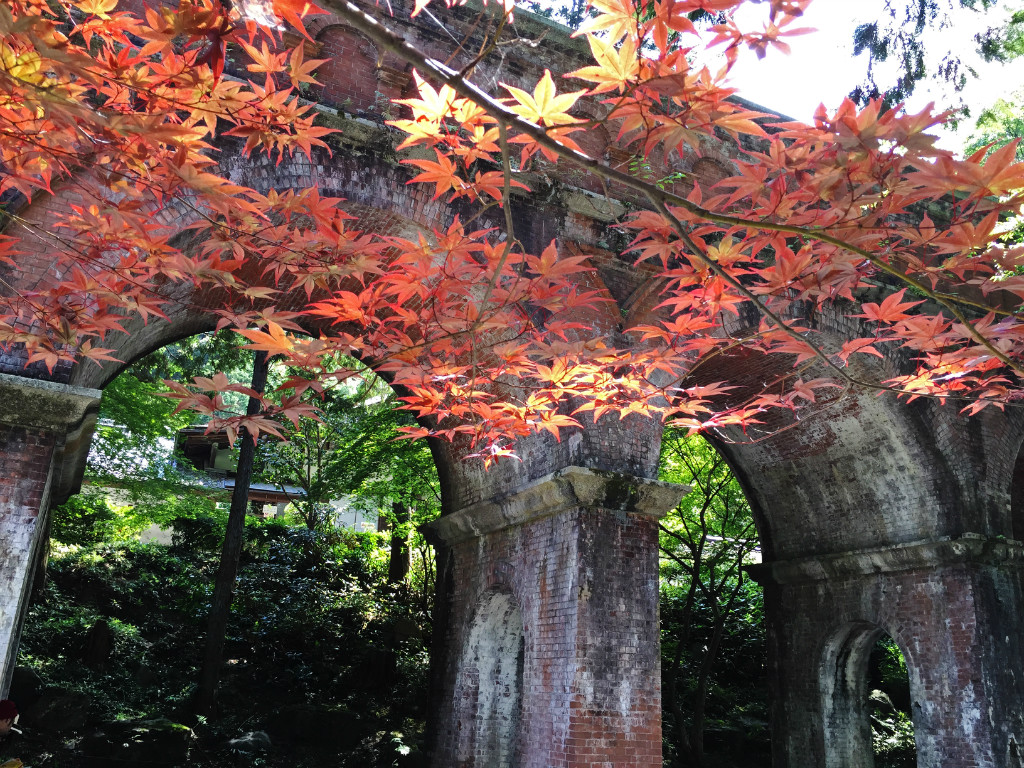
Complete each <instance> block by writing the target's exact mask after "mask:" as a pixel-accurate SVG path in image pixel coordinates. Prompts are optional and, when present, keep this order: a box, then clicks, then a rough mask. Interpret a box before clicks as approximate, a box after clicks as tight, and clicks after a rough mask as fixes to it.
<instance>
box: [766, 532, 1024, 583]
mask: <svg viewBox="0 0 1024 768" xmlns="http://www.w3.org/2000/svg"><path fill="white" fill-rule="evenodd" d="M957 564H971V565H1004V566H1011V567H1022V566H1024V544H1022V543H1021V542H1019V541H1014V540H1012V539H997V538H991V537H989V536H985V535H983V534H980V533H965V534H962V535H961V536H958V537H952V536H943V537H940V538H936V539H924V540H921V541H913V542H909V543H906V544H894V545H892V546H888V547H878V548H874V549H861V550H855V551H852V552H840V553H837V554H831V555H822V556H819V557H805V558H798V559H794V560H778V561H776V562H771V563H761V564H760V565H751V566H747V571H748V573H750V575H751V577H752V578H753V579H754V580H756V581H757V582H759V583H761V584H764V583H767V582H772V583H775V584H806V583H811V582H816V581H825V580H829V579H834V580H840V579H845V578H852V577H856V576H866V575H871V574H880V573H896V572H899V571H912V570H919V569H927V568H932V567H935V566H949V565H957Z"/></svg>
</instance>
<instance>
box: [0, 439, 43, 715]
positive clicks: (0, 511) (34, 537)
mask: <svg viewBox="0 0 1024 768" xmlns="http://www.w3.org/2000/svg"><path fill="white" fill-rule="evenodd" d="M55 447H56V438H55V437H54V436H53V435H52V434H50V433H47V432H43V431H41V430H30V429H23V428H20V427H10V426H6V425H3V424H0V698H2V697H3V696H4V695H6V693H7V687H8V685H9V684H10V675H11V673H12V671H13V669H14V658H15V654H16V653H17V649H18V635H19V633H20V631H21V622H22V620H23V618H24V614H25V610H26V609H27V607H28V595H29V591H30V590H31V587H32V577H33V571H34V568H35V564H36V563H37V562H38V560H39V555H40V547H42V546H43V545H44V544H45V542H44V541H43V533H44V531H45V519H43V516H42V515H41V514H40V513H41V512H42V511H44V510H45V509H46V506H47V504H48V503H49V500H48V493H49V483H50V475H51V464H52V461H51V460H52V458H53V455H54V450H55Z"/></svg>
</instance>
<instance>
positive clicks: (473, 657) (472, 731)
mask: <svg viewBox="0 0 1024 768" xmlns="http://www.w3.org/2000/svg"><path fill="white" fill-rule="evenodd" d="M525 656H526V635H525V630H524V626H523V616H522V612H521V611H520V608H519V604H518V603H517V601H516V600H515V598H514V597H513V595H512V594H511V592H509V591H507V590H503V589H497V590H491V591H488V592H486V593H484V595H483V597H482V598H481V600H480V603H479V605H478V606H477V609H476V611H475V613H474V616H473V620H472V623H471V625H470V628H469V633H468V636H467V638H466V643H465V646H464V647H463V649H462V658H461V661H460V664H459V675H458V680H457V682H456V689H455V696H456V698H457V699H458V700H463V701H470V702H472V704H471V706H470V707H469V708H466V709H464V710H463V712H464V713H466V716H467V721H466V722H463V723H462V724H461V732H460V738H459V748H458V757H459V760H460V761H462V762H463V763H465V764H467V765H475V766H488V768H511V767H512V766H514V765H516V764H517V762H518V761H517V757H518V753H519V746H518V740H519V730H520V728H519V726H520V721H521V719H522V706H523V671H524V670H523V667H524V661H525ZM469 718H471V719H469Z"/></svg>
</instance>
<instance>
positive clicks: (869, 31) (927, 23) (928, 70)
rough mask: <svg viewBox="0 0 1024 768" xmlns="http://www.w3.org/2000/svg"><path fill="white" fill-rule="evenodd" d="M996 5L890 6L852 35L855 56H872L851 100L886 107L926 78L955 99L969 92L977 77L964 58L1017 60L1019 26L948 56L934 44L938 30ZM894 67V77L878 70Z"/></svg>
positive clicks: (927, 2) (995, 30) (988, 1)
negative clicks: (941, 85) (971, 51)
mask: <svg viewBox="0 0 1024 768" xmlns="http://www.w3.org/2000/svg"><path fill="white" fill-rule="evenodd" d="M996 5H997V3H996V0H902V2H890V3H887V4H886V10H887V13H884V14H883V15H882V16H881V17H880V18H877V19H873V20H871V21H870V22H866V23H864V24H861V25H859V26H858V27H857V28H856V29H855V30H854V33H853V50H854V55H855V56H857V55H860V54H861V53H867V55H868V70H867V74H866V75H865V78H864V82H863V83H861V84H860V85H859V86H857V87H856V88H855V89H854V90H853V92H852V93H851V94H850V97H851V98H852V99H853V100H854V101H855V102H857V103H858V104H866V103H867V102H868V101H870V100H871V99H875V98H881V99H882V100H883V103H884V104H885V106H886V107H891V106H894V105H896V104H899V103H901V102H904V101H906V100H907V99H908V98H909V97H910V96H911V95H912V94H913V93H914V91H915V90H916V88H917V86H918V84H919V83H920V82H921V81H922V80H925V79H926V78H928V79H931V80H932V81H934V80H941V81H943V82H945V83H946V84H947V85H948V86H949V87H950V88H951V89H952V91H953V93H954V94H959V93H960V92H961V91H963V89H964V88H965V87H966V85H967V82H968V78H969V77H975V76H977V72H976V71H975V70H974V69H973V68H972V67H971V65H970V63H969V61H968V60H967V57H966V56H965V52H966V51H967V50H968V49H970V48H973V49H974V50H976V51H977V52H978V54H979V55H980V56H981V57H983V58H985V59H986V60H993V59H1002V60H1006V59H1008V58H1010V57H1012V56H1014V55H1017V54H1016V53H1014V51H1015V50H1016V48H1017V46H1018V45H1019V41H1020V34H1019V32H1018V31H1017V29H1018V26H1019V22H1013V21H1012V20H1011V22H1010V24H1008V25H1005V26H1004V25H1001V24H996V25H995V26H993V27H992V28H990V29H989V30H988V31H987V32H985V33H982V34H980V35H978V36H976V37H975V38H974V39H973V40H971V41H970V42H968V41H963V42H964V43H965V44H964V45H961V46H957V47H955V48H953V49H951V50H948V51H945V50H943V51H938V52H936V51H935V50H933V49H934V47H935V43H934V42H933V41H931V40H929V34H930V33H931V32H932V31H934V30H939V29H948V28H955V26H956V25H955V19H956V17H957V14H959V13H963V12H965V11H968V12H970V11H973V12H977V13H985V12H988V11H990V10H991V9H993V8H994V7H995V6H996ZM886 62H895V63H896V66H895V74H894V75H893V76H892V78H889V76H888V74H887V72H888V71H887V70H886V69H885V68H884V67H883V68H881V69H882V74H880V72H879V66H878V65H879V64H885V63H886Z"/></svg>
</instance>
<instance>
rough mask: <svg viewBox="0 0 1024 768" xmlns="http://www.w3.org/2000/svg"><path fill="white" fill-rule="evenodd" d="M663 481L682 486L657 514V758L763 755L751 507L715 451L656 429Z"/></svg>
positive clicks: (760, 609)
mask: <svg viewBox="0 0 1024 768" xmlns="http://www.w3.org/2000/svg"><path fill="white" fill-rule="evenodd" d="M659 478H660V479H661V480H664V481H668V482H674V483H680V484H684V485H688V486H690V488H691V489H692V490H691V491H690V493H689V494H687V495H686V496H684V497H683V499H682V500H681V502H680V503H679V505H677V507H676V508H675V509H673V510H670V511H669V512H668V513H667V514H666V515H665V517H664V518H663V519H662V520H661V521H660V529H661V533H660V537H659V547H660V554H661V569H660V570H661V574H660V576H661V598H660V603H661V639H662V676H663V685H662V698H663V707H664V726H663V733H664V739H665V745H664V751H663V756H664V758H665V760H666V765H671V766H684V765H703V764H712V763H713V764H717V763H718V762H719V761H721V762H723V764H733V763H734V762H735V763H738V764H746V763H747V762H749V761H752V760H753V761H759V762H763V763H764V764H768V763H769V762H770V761H771V754H770V738H769V727H768V721H769V712H768V709H769V708H768V676H767V665H766V662H767V645H766V635H765V618H764V594H763V590H762V587H761V585H760V584H758V583H757V582H756V581H754V580H753V579H752V578H751V577H750V575H749V573H748V569H749V568H750V567H751V566H756V565H757V564H758V563H760V561H761V539H760V537H759V535H758V529H757V525H756V524H755V514H754V510H752V508H751V505H750V502H749V500H748V496H747V494H746V491H745V489H744V488H743V485H742V483H741V481H740V479H739V478H738V477H737V476H736V474H735V473H734V472H733V469H732V467H731V465H730V464H729V462H728V461H727V459H726V457H725V456H724V455H723V453H722V452H720V451H718V450H717V449H716V447H715V446H714V445H713V444H712V443H711V442H710V441H708V440H705V439H704V438H702V437H699V436H696V435H693V436H690V435H687V434H686V432H685V431H684V430H677V429H672V428H669V429H666V430H665V433H664V435H663V439H662V456H661V471H660V474H659Z"/></svg>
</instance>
